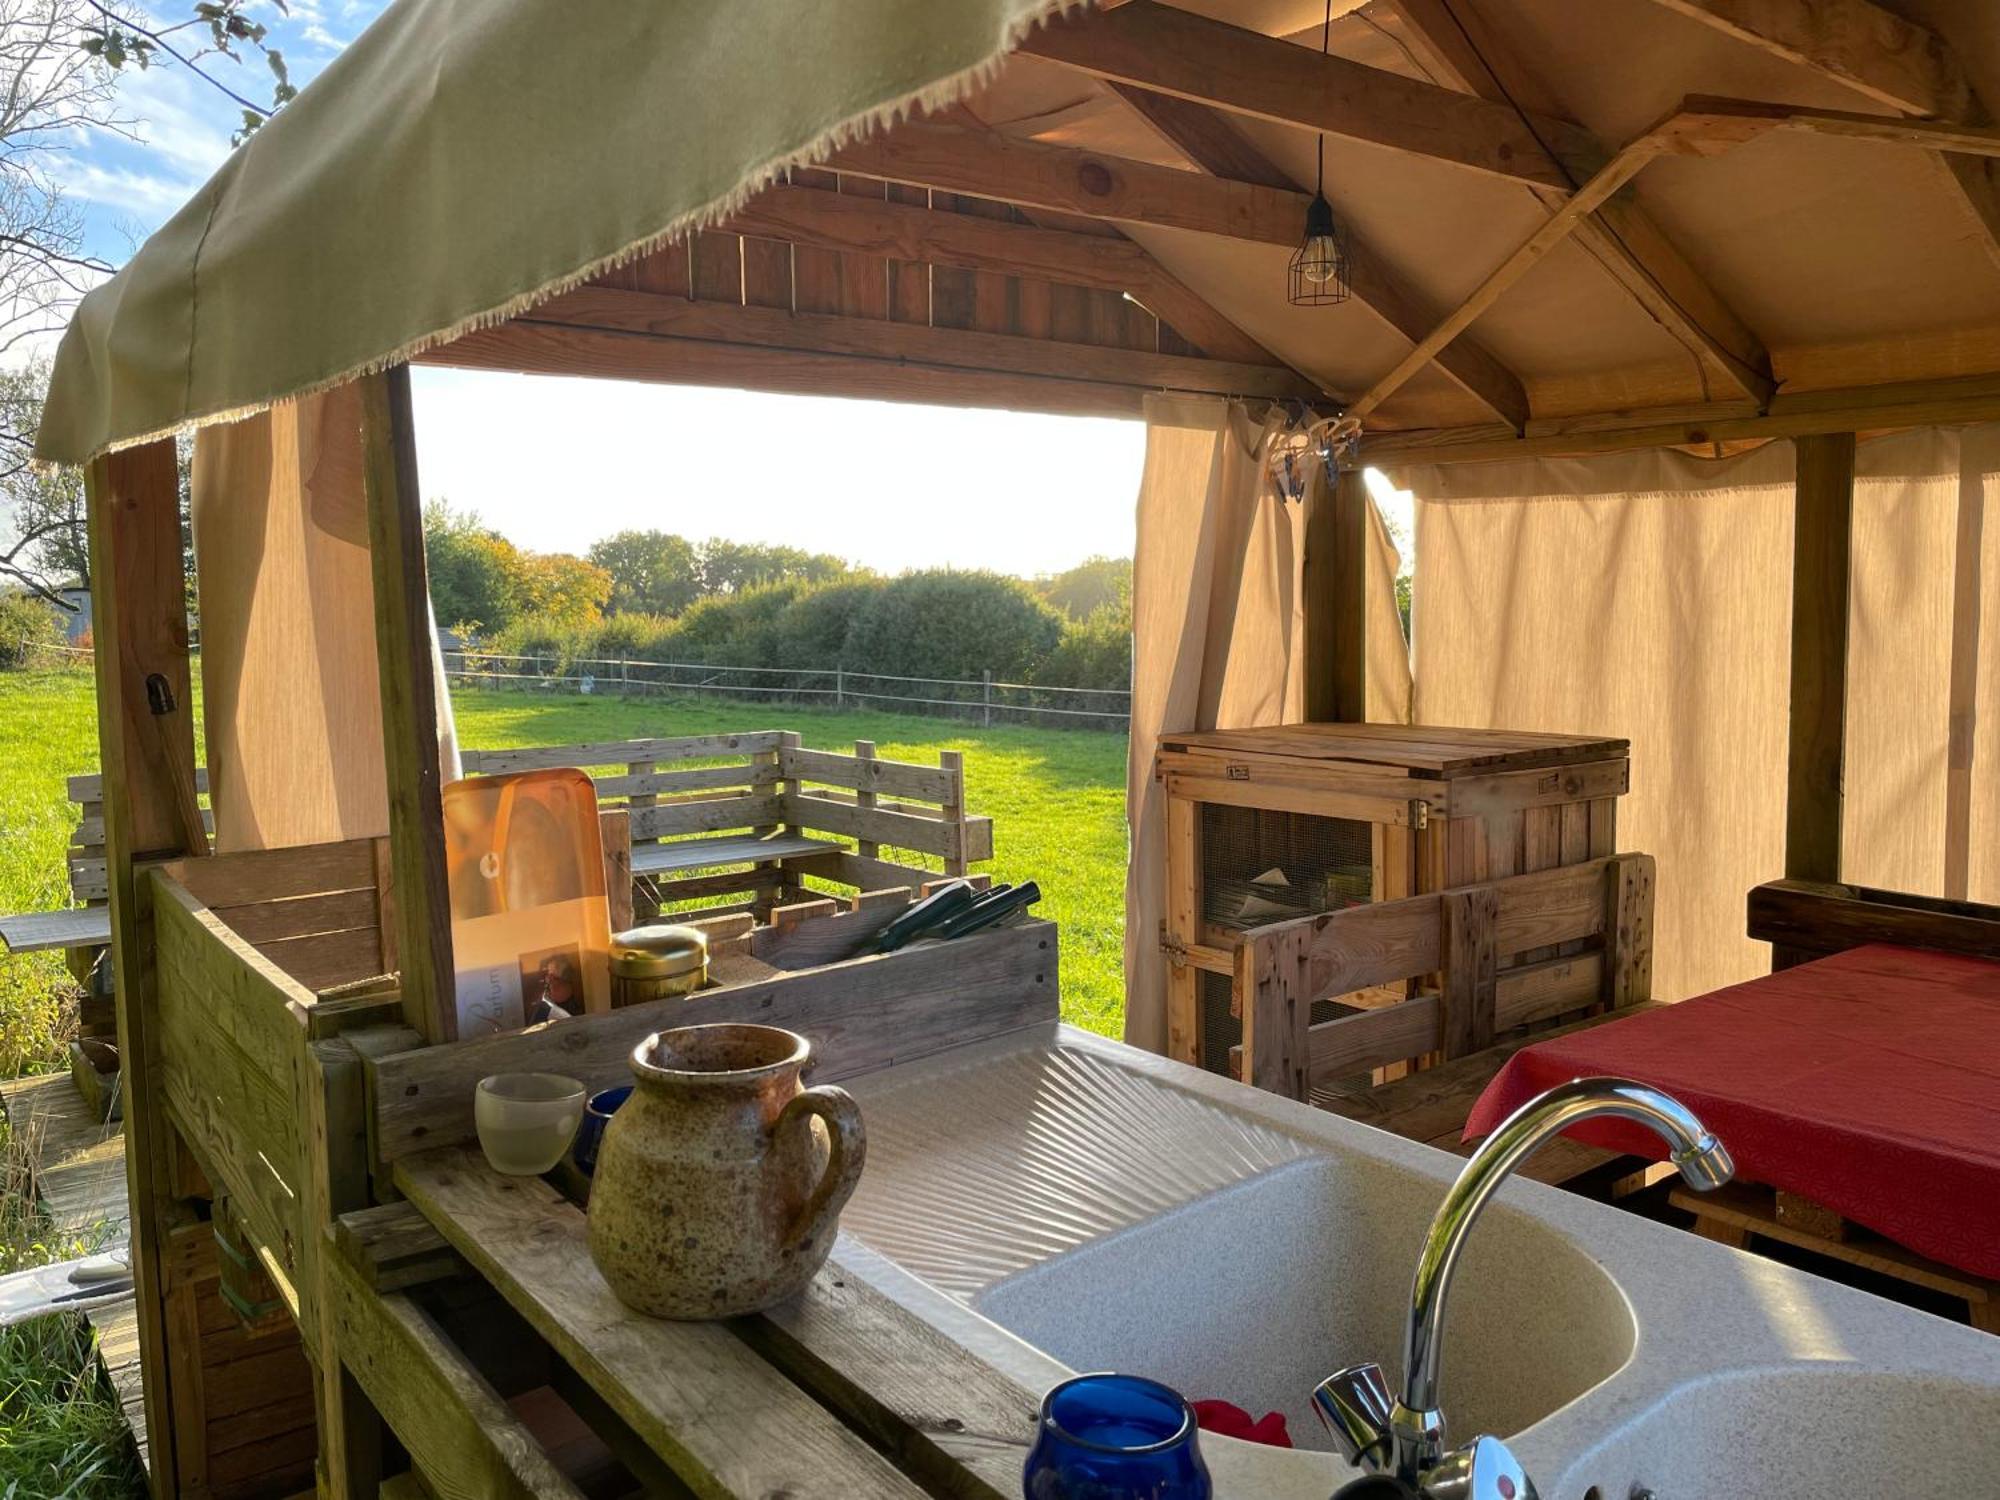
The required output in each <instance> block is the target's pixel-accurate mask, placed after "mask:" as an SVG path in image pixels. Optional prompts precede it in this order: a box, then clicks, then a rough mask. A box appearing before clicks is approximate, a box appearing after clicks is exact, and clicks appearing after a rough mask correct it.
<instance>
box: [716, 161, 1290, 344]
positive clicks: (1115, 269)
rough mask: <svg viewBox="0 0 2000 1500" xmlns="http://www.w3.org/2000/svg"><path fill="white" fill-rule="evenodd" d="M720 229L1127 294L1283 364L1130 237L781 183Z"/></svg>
mask: <svg viewBox="0 0 2000 1500" xmlns="http://www.w3.org/2000/svg"><path fill="white" fill-rule="evenodd" d="M718 227H720V228H722V229H724V230H727V231H729V232H731V233H735V234H747V235H753V236H761V237H764V238H768V239H777V240H789V241H791V242H793V243H794V244H805V245H818V246H821V247H824V248H826V249H830V250H845V251H849V252H852V253H857V254H861V255H880V256H885V257H887V258H888V259H890V260H898V261H928V262H930V263H931V264H933V265H940V266H952V267H955V268H958V269H961V270H968V271H998V272H1004V273H1005V274H1008V275H1012V276H1031V277H1036V278H1039V279H1042V280H1046V281H1056V282H1063V283H1065V284H1068V285H1071V286H1083V287H1090V288H1093V289H1094V290H1097V291H1106V292H1122V293H1125V294H1127V295H1129V296H1130V297H1132V298H1133V299H1134V300H1135V301H1137V302H1139V303H1141V304H1142V305H1144V306H1145V307H1147V308H1148V309H1150V310H1151V311H1152V312H1153V313H1154V314H1155V315H1156V316H1158V317H1159V318H1160V319H1161V320H1162V321H1164V322H1165V323H1167V324H1169V325H1170V326H1172V328H1173V329H1174V330H1175V331H1176V332H1177V333H1179V334H1180V335H1181V336H1182V337H1184V338H1187V339H1189V340H1191V341H1192V342H1193V343H1194V344H1195V345H1196V346H1198V347H1199V348H1200V349H1201V350H1202V351H1203V352H1204V353H1206V354H1208V355H1210V356H1211V357H1213V358H1215V359H1224V360H1233V361H1236V362H1237V363H1240V364H1268V365H1276V364H1280V363H1282V361H1280V360H1279V359H1278V358H1277V356H1276V355H1274V354H1272V353H1271V352H1270V351H1269V350H1268V349H1266V348H1265V347H1264V346H1263V345H1262V344H1259V343H1258V342H1257V341H1256V340H1255V339H1253V338H1251V337H1250V336H1249V335H1248V334H1246V333H1244V332H1243V331H1242V330H1241V329H1239V328H1238V327H1236V325H1235V324H1233V323H1231V322H1230V321H1229V320H1228V319H1227V318H1225V317H1223V315H1222V314H1221V313H1219V312H1217V311H1216V310H1215V309H1214V308H1213V307H1211V306H1210V305H1209V304H1208V303H1207V302H1206V301H1205V300H1203V299H1202V298H1201V297H1199V296H1198V295H1196V294H1195V293H1194V292H1193V291H1191V290H1189V289H1188V287H1187V286H1186V285H1185V284H1184V283H1182V282H1181V281H1180V279H1179V278H1177V277H1176V276H1174V275H1173V274H1172V273H1171V272H1169V271H1168V270H1167V269H1166V267H1164V266H1162V265H1161V264H1160V263H1159V262H1158V261H1156V260H1154V259H1153V257H1152V256H1151V255H1149V254H1147V252H1146V250H1145V249H1144V247H1142V246H1140V245H1137V244H1134V243H1133V242H1132V241H1131V240H1128V239H1125V238H1123V237H1117V238H1113V237H1111V236H1108V235H1098V234H1074V233H1071V232H1069V231H1066V230H1061V229H1042V228H1038V227H1036V226H1035V225H1032V224H1009V223H1006V222H1004V221H1002V220H998V219H987V218H980V217H978V216H976V215H973V214H961V213H946V212H940V211H937V210H934V209H929V208H924V207H921V206H918V205H915V204H906V203H886V202H883V201H881V200H879V199H875V198H860V197H850V196H845V195H843V194H840V193H831V192H827V191H825V190H824V189H820V188H806V187H786V186H782V185H781V186H777V187H772V188H768V189H766V190H765V191H764V192H762V193H759V194H758V195H757V196H756V197H755V198H752V199H751V200H750V201H749V202H748V203H747V204H745V205H744V206H743V207H742V208H741V209H739V210H738V211H737V212H736V213H735V214H733V215H731V216H730V218H729V219H727V220H726V221H725V222H724V223H722V224H721V225H720V226H718Z"/></svg>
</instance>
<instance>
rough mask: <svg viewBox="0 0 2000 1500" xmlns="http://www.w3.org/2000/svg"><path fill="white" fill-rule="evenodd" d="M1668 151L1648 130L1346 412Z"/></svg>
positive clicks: (1431, 350)
mask: <svg viewBox="0 0 2000 1500" xmlns="http://www.w3.org/2000/svg"><path fill="white" fill-rule="evenodd" d="M1668 149H1669V147H1668V145H1667V144H1666V142H1665V141H1664V140H1663V139H1662V138H1661V137H1660V136H1659V135H1658V133H1657V132H1652V131H1649V132H1647V133H1646V134H1645V135H1642V136H1640V137H1639V138H1638V139H1637V140H1635V141H1634V142H1632V144H1631V145H1629V146H1627V147H1626V148H1625V149H1624V150H1622V151H1620V152H1619V153H1618V154H1617V155H1616V156H1614V157H1613V158H1612V159H1611V161H1610V163H1609V164H1608V165H1606V166H1605V168H1604V170H1602V171H1601V172H1599V173H1598V174H1597V175H1596V176H1595V177H1593V178H1591V179H1590V181H1588V182H1586V183H1585V184H1584V185H1583V186H1582V187H1580V188H1578V189H1577V190H1576V192H1575V193H1574V194H1572V195H1571V197H1570V198H1569V200H1568V201H1567V202H1566V203H1564V204H1562V205H1561V206H1560V207H1559V208H1557V209H1556V211H1555V212H1554V213H1552V214H1550V215H1549V218H1548V222H1546V223H1545V224H1543V225H1542V226H1541V227H1540V228H1539V229H1537V230H1536V231H1535V232H1534V233H1533V234H1532V235H1530V236H1529V237H1528V238H1527V239H1526V240H1525V241H1523V242H1522V244H1521V245H1520V247H1519V248H1518V249H1516V250H1515V251H1514V253H1513V254H1512V255H1510V256H1508V257H1507V259H1505V260H1504V261H1502V262H1501V263H1500V264H1499V266H1498V267H1496V268H1495V269H1494V271H1493V273H1492V274H1491V275H1489V276H1488V277H1487V278H1486V279H1485V280H1484V281H1482V282H1481V283H1480V284H1479V286H1478V287H1477V288H1476V289H1474V291H1473V293H1472V295H1471V296H1469V297H1467V298H1466V299H1465V301H1464V302H1462V303H1460V304H1459V305H1458V307H1457V308H1456V309H1454V310H1453V311H1452V313H1451V314H1450V315H1449V316H1448V317H1446V318H1445V319H1444V321H1443V322H1441V323H1439V324H1438V326H1437V327H1436V328H1435V329H1433V330H1432V331H1431V332H1430V333H1429V334H1427V335H1425V336H1424V337H1423V338H1421V339H1419V340H1418V341H1417V344H1416V347H1415V348H1413V349H1411V350H1410V352H1409V353H1408V354H1406V355H1404V356H1403V358H1402V359H1401V360H1400V361H1398V362H1397V364H1396V366H1395V367H1394V368H1393V369H1391V370H1390V371H1389V372H1388V373H1387V374H1385V375H1384V376H1383V377H1382V378H1381V379H1380V380H1378V381H1376V382H1375V384H1374V385H1372V386H1370V387H1369V388H1368V390H1367V392H1366V393H1365V394H1363V395H1362V396H1361V397H1360V399H1359V400H1356V401H1353V402H1351V403H1349V405H1348V408H1347V412H1346V415H1347V416H1349V417H1351V418H1355V419H1357V420H1359V419H1365V418H1366V417H1367V416H1368V415H1369V413H1371V412H1373V411H1374V410H1375V409H1376V408H1377V407H1379V406H1380V405H1381V404H1382V403H1383V402H1384V401H1386V400H1387V399H1388V398H1389V397H1391V396H1393V395H1394V394H1395V393H1396V392H1397V391H1399V390H1401V389H1402V388H1403V386H1404V385H1405V384H1406V383H1407V382H1408V381H1409V380H1410V378H1411V377H1412V376H1414V375H1415V374H1416V373H1417V372H1418V371H1419V370H1421V369H1423V367H1424V366H1425V365H1427V364H1429V363H1430V362H1431V360H1432V359H1433V358H1434V357H1435V356H1436V355H1437V354H1438V352H1439V351H1440V350H1442V349H1444V348H1446V347H1448V346H1449V345H1450V343H1451V342H1452V340H1453V339H1455V338H1457V337H1458V335H1459V334H1461V333H1463V332H1464V331H1465V329H1466V328H1467V327H1468V326H1470V325H1471V323H1472V322H1473V320H1474V319H1476V318H1477V317H1478V316H1479V315H1480V314H1481V313H1483V312H1485V311H1486V309H1487V308H1489V307H1491V306H1492V305H1493V304H1494V303H1495V302H1496V301H1498V300H1499V298H1500V295H1501V294H1502V293H1503V292H1505V291H1506V290H1507V288H1509V287H1511V286H1512V285H1514V283H1515V282H1517V281H1519V280H1520V279H1521V278H1522V277H1523V276H1525V275H1527V273H1528V272H1529V271H1530V270H1531V269H1533V267H1534V266H1535V265H1536V264H1538V263H1539V262H1540V261H1541V260H1542V259H1543V257H1545V256H1546V255H1547V254H1548V253H1549V252H1550V251H1551V250H1553V249H1555V247H1556V246H1557V245H1559V244H1561V243H1562V242H1563V241H1564V240H1565V239H1567V238H1568V237H1569V236H1570V234H1572V233H1573V232H1574V231H1575V229H1576V227H1577V225H1578V224H1579V223H1581V222H1582V221H1583V219H1584V218H1585V217H1586V216H1587V215H1588V214H1589V213H1590V212H1591V211H1592V210H1593V209H1594V208H1596V206H1597V205H1598V204H1600V203H1602V202H1603V201H1604V200H1605V199H1606V198H1609V197H1610V196H1611V195H1612V194H1613V193H1615V192H1617V191H1618V190H1619V189H1620V188H1621V187H1623V186H1624V185H1625V184H1626V183H1628V182H1630V181H1631V180H1632V178H1633V177H1634V176H1636V175H1637V174H1638V172H1639V171H1640V170H1641V169H1642V168H1643V167H1644V166H1645V165H1646V164H1647V163H1648V162H1650V161H1652V160H1653V159H1654V158H1655V157H1657V156H1659V155H1660V154H1661V153H1662V152H1664V151H1666V150H1668Z"/></svg>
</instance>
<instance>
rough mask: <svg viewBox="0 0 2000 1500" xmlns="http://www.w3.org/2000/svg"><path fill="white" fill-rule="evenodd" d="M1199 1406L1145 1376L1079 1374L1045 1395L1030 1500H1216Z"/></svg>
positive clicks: (1029, 1474) (1029, 1476) (1032, 1454)
mask: <svg viewBox="0 0 2000 1500" xmlns="http://www.w3.org/2000/svg"><path fill="white" fill-rule="evenodd" d="M1195 1432H1196V1423H1195V1416H1194V1408H1193V1407H1191V1406H1189V1405H1188V1403H1187V1400H1186V1399H1185V1398H1184V1397H1183V1396H1181V1394H1180V1393H1179V1392H1178V1391H1175V1390H1173V1389H1171V1388H1170V1387H1168V1386H1164V1385H1161V1384H1160V1383H1159V1382H1158V1381H1157V1380H1147V1379H1145V1378H1143V1377H1142V1376H1138V1375H1077V1376H1074V1377H1072V1378H1071V1379H1069V1380H1065V1381H1063V1382H1062V1383H1061V1384H1060V1385H1057V1386H1054V1387H1052V1388H1051V1389H1050V1390H1049V1393H1048V1394H1047V1395H1046V1396H1044V1397H1042V1416H1041V1421H1040V1423H1039V1424H1038V1425H1037V1427H1036V1432H1035V1446H1034V1447H1033V1448H1032V1449H1031V1450H1030V1451H1029V1453H1028V1464H1027V1468H1026V1470H1025V1471H1024V1472H1023V1474H1022V1476H1021V1479H1022V1488H1023V1490H1024V1492H1025V1493H1026V1495H1027V1500H1209V1495H1210V1488H1209V1481H1208V1466H1207V1465H1206V1464H1204V1463H1203V1462H1202V1461H1201V1450H1200V1449H1199V1448H1198V1447H1197V1446H1196V1445H1195Z"/></svg>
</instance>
